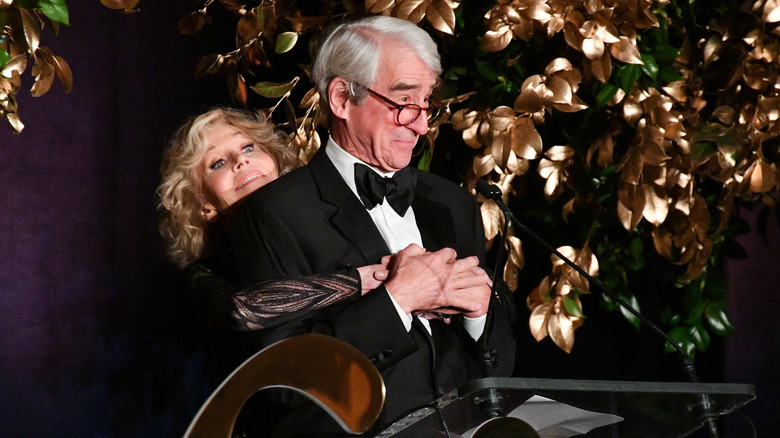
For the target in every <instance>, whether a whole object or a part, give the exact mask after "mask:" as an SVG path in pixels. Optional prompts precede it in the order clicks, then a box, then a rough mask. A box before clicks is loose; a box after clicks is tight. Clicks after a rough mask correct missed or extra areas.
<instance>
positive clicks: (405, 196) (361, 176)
mask: <svg viewBox="0 0 780 438" xmlns="http://www.w3.org/2000/svg"><path fill="white" fill-rule="evenodd" d="M416 184H417V176H416V175H414V174H413V173H412V172H411V171H409V168H408V167H406V168H403V169H401V170H399V171H398V172H396V173H395V175H393V176H392V177H390V178H388V177H383V176H382V175H380V174H378V173H376V172H375V171H373V170H371V169H370V168H369V167H368V166H366V165H365V164H361V163H355V185H356V186H357V191H358V194H359V195H360V200H361V201H362V202H363V205H365V206H366V208H367V209H369V210H371V209H372V208H374V206H375V205H377V204H381V203H382V199H384V198H387V202H388V203H389V204H390V206H391V207H393V210H395V211H396V213H398V214H399V215H401V216H403V215H404V214H406V210H408V209H409V206H410V205H412V199H414V186H415V185H416Z"/></svg>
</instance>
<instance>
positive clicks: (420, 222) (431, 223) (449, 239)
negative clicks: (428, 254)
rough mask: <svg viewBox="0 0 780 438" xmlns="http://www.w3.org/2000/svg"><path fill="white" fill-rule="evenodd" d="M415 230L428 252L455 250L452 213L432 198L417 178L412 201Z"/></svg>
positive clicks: (425, 186)
mask: <svg viewBox="0 0 780 438" xmlns="http://www.w3.org/2000/svg"><path fill="white" fill-rule="evenodd" d="M412 208H413V209H414V216H415V218H416V220H417V228H419V229H420V235H421V236H422V240H423V244H424V245H425V248H426V249H427V250H428V251H438V250H440V249H442V248H445V247H449V248H456V247H457V246H456V244H457V242H456V240H455V236H456V235H455V222H454V221H453V219H452V211H451V210H450V209H449V208H448V207H447V206H445V205H444V204H441V203H439V202H438V201H436V200H435V198H434V197H433V196H432V192H431V188H430V186H429V185H428V184H426V183H425V181H424V180H423V178H419V176H418V178H417V191H416V193H415V196H414V200H413V201H412Z"/></svg>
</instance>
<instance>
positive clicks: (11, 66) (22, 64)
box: [0, 53, 27, 78]
mask: <svg viewBox="0 0 780 438" xmlns="http://www.w3.org/2000/svg"><path fill="white" fill-rule="evenodd" d="M26 69H27V56H25V54H23V53H20V54H18V55H16V56H14V57H13V58H11V59H10V60H9V61H8V62H7V63H6V64H5V66H4V67H3V70H2V71H1V72H0V75H2V76H4V77H6V78H10V77H11V76H13V74H14V73H17V74H20V75H21V74H22V73H24V71H25V70H26Z"/></svg>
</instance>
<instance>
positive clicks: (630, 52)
mask: <svg viewBox="0 0 780 438" xmlns="http://www.w3.org/2000/svg"><path fill="white" fill-rule="evenodd" d="M609 54H610V55H612V57H613V58H615V59H617V60H618V61H620V62H625V63H626V64H639V65H644V62H642V58H641V57H640V55H639V48H637V46H636V44H634V43H632V42H631V40H629V39H628V38H626V37H624V36H621V37H620V41H618V42H617V43H615V44H610V46H609Z"/></svg>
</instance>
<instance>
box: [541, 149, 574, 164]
mask: <svg viewBox="0 0 780 438" xmlns="http://www.w3.org/2000/svg"><path fill="white" fill-rule="evenodd" d="M544 155H545V157H546V158H547V159H548V160H551V161H559V162H560V161H565V160H567V159H569V158H571V157H573V156H574V149H572V148H571V147H569V146H553V147H551V148H550V149H548V150H547V151H546V152H545V153H544Z"/></svg>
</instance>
